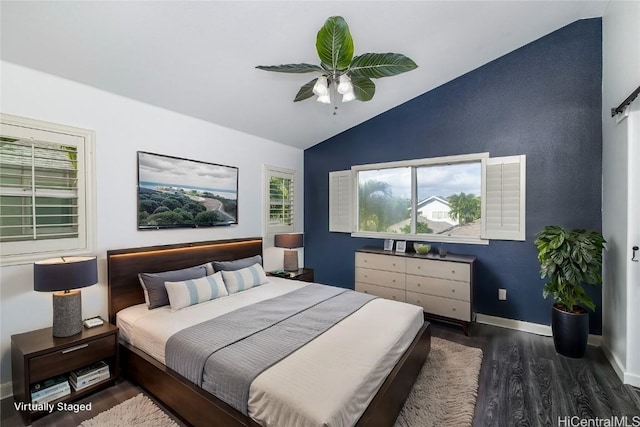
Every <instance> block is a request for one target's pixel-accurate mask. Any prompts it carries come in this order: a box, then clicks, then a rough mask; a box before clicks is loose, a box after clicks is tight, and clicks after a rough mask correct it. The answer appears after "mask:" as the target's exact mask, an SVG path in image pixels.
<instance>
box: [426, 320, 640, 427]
mask: <svg viewBox="0 0 640 427" xmlns="http://www.w3.org/2000/svg"><path fill="white" fill-rule="evenodd" d="M469 335H470V336H469V337H465V336H464V335H463V334H461V333H460V332H459V331H457V330H455V329H452V328H449V327H445V326H437V327H434V328H433V336H437V337H440V338H445V339H448V340H452V341H456V342H458V343H461V344H466V345H471V346H475V347H480V348H482V349H483V353H484V354H483V359H482V368H481V369H480V378H479V381H478V382H479V384H478V399H477V401H476V410H475V416H474V420H473V426H474V427H484V426H497V427H502V426H505V427H511V426H536V427H537V426H570V425H580V424H570V423H569V421H565V422H562V421H561V420H569V419H570V418H571V417H574V416H577V417H579V418H578V419H575V421H574V422H578V420H579V419H581V420H585V419H592V420H595V419H596V418H599V419H604V418H606V419H611V418H612V417H617V418H618V419H619V420H622V417H625V416H626V417H627V418H626V420H627V424H628V426H634V425H636V426H640V394H639V393H638V390H636V389H634V388H633V387H631V386H628V385H623V384H622V382H621V381H620V379H619V378H618V376H617V375H616V373H615V371H614V370H613V368H612V367H611V365H610V364H609V362H608V361H607V359H606V357H605V355H604V353H603V351H602V349H600V348H598V347H588V348H587V353H586V355H585V357H584V358H583V359H570V358H567V357H563V356H560V355H559V354H557V353H556V351H555V349H554V347H553V339H552V338H551V337H543V336H539V335H534V334H529V333H525V332H519V331H513V330H510V329H504V328H498V327H494V326H488V325H481V324H473V325H472V329H471V331H470V334H469ZM565 417H566V418H565ZM634 417H637V418H635V419H634ZM634 422H635V424H634ZM585 425H605V424H595V421H593V424H585ZM612 425H614V424H612ZM620 425H625V424H620Z"/></svg>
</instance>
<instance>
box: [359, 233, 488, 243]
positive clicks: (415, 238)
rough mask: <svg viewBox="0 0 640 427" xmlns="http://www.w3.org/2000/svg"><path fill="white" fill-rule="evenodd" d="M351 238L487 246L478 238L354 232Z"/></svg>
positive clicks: (486, 241) (485, 240)
mask: <svg viewBox="0 0 640 427" xmlns="http://www.w3.org/2000/svg"><path fill="white" fill-rule="evenodd" d="M351 237H363V238H367V239H393V240H401V241H402V240H407V241H411V242H434V243H462V244H467V245H488V244H489V242H490V241H489V240H487V239H481V238H479V237H453V236H443V235H438V234H434V235H428V234H397V233H374V232H363V231H355V232H352V233H351Z"/></svg>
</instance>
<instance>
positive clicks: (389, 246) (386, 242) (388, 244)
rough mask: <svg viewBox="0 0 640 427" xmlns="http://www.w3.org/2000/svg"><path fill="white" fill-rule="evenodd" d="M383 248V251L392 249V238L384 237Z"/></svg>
mask: <svg viewBox="0 0 640 427" xmlns="http://www.w3.org/2000/svg"><path fill="white" fill-rule="evenodd" d="M384 250H385V251H392V250H393V239H384Z"/></svg>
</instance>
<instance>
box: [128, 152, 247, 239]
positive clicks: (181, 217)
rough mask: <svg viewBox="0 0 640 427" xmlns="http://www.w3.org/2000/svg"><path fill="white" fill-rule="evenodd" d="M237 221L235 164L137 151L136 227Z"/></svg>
mask: <svg viewBox="0 0 640 427" xmlns="http://www.w3.org/2000/svg"><path fill="white" fill-rule="evenodd" d="M237 223H238V168H237V167H233V166H224V165H218V164H215V163H207V162H202V161H199V160H188V159H182V158H179V157H172V156H164V155H160V154H154V153H147V152H144V151H138V229H140V230H149V229H160V228H178V227H189V228H195V227H213V226H223V225H232V224H237Z"/></svg>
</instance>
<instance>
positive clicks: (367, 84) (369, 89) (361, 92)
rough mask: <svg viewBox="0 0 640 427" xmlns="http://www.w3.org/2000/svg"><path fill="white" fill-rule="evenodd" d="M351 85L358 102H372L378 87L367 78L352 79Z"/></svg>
mask: <svg viewBox="0 0 640 427" xmlns="http://www.w3.org/2000/svg"><path fill="white" fill-rule="evenodd" d="M351 84H352V85H353V91H354V93H355V94H356V99H357V100H358V101H370V100H371V98H373V95H374V94H375V93H376V85H375V84H374V83H373V82H372V81H371V80H370V79H369V78H367V77H351Z"/></svg>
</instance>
